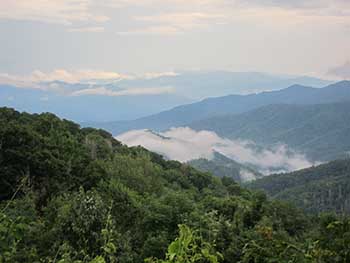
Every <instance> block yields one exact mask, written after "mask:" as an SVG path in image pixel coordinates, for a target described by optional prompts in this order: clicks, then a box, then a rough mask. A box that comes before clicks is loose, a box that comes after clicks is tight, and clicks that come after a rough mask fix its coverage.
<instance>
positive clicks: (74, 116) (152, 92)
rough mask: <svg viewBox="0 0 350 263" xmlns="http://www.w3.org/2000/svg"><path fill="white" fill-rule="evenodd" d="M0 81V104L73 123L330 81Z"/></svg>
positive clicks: (214, 75) (245, 77)
mask: <svg viewBox="0 0 350 263" xmlns="http://www.w3.org/2000/svg"><path fill="white" fill-rule="evenodd" d="M1 81H2V82H1ZM0 83H3V84H0V105H1V106H7V107H14V108H16V109H18V110H20V111H27V112H31V113H41V112H54V113H55V114H57V115H58V116H60V117H62V118H66V119H69V120H74V121H77V122H106V121H107V122H108V121H119V120H133V119H137V118H141V117H145V116H149V115H152V114H156V113H159V112H161V111H164V110H169V109H172V108H174V107H176V106H179V105H184V104H189V103H192V102H195V101H198V100H201V99H204V98H206V97H212V96H224V95H228V94H243V93H245V94H246V93H251V92H258V91H262V90H275V89H280V88H286V87H288V86H289V85H291V84H294V83H298V84H302V85H313V86H316V87H320V86H324V85H327V84H329V83H330V81H327V80H321V79H317V78H312V77H298V76H280V75H270V74H264V73H257V72H227V71H179V72H170V73H163V74H150V75H146V76H128V77H126V78H124V79H123V78H121V79H106V80H96V79H91V80H82V81H80V82H79V81H78V82H75V83H68V82H64V81H61V80H54V81H46V82H35V83H32V82H29V83H17V82H10V83H7V82H4V81H3V80H1V79H0ZM4 83H7V85H6V84H4ZM9 84H11V85H9Z"/></svg>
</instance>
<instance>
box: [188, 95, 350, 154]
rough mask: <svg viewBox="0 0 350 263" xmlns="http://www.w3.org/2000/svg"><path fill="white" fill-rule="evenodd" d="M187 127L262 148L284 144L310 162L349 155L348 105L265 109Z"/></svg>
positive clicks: (199, 122)
mask: <svg viewBox="0 0 350 263" xmlns="http://www.w3.org/2000/svg"><path fill="white" fill-rule="evenodd" d="M349 93H350V89H349ZM189 126H190V127H191V128H192V129H195V130H210V131H214V132H215V133H217V134H218V135H219V136H221V137H225V138H229V139H242V140H251V141H254V142H255V143H257V144H258V145H260V146H262V147H272V146H273V145H276V144H285V145H287V146H288V147H289V148H291V149H294V150H297V151H298V152H301V153H304V154H305V155H306V156H307V157H308V158H309V159H310V160H313V161H329V160H335V159H338V158H342V157H344V156H345V155H346V154H347V152H349V151H350V138H349V134H350V101H348V102H341V103H332V104H316V105H289V104H275V105H268V106H264V107H261V108H258V109H256V110H252V111H249V112H246V113H242V114H238V115H225V116H218V117H213V118H209V119H206V120H202V121H198V122H194V123H192V124H190V125H189Z"/></svg>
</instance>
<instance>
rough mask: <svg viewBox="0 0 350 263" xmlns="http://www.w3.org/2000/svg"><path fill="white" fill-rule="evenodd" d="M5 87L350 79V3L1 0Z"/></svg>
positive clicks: (0, 66)
mask: <svg viewBox="0 0 350 263" xmlns="http://www.w3.org/2000/svg"><path fill="white" fill-rule="evenodd" d="M0 38H1V39H0V40H1V45H0V79H1V76H2V77H4V76H5V77H6V78H8V79H14V80H18V79H20V80H21V79H23V78H27V79H34V80H40V81H48V80H70V81H75V80H77V81H79V80H81V79H89V78H92V79H109V78H127V77H128V76H130V75H135V74H136V75H143V76H153V75H154V74H173V73H174V72H176V71H178V70H229V71H240V72H242V71H259V72H269V73H283V74H295V75H312V76H320V77H324V78H328V77H336V78H350V1H349V0H308V1H303V0H293V1H292V0H251V1H247V0H0Z"/></svg>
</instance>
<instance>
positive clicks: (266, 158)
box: [116, 127, 313, 177]
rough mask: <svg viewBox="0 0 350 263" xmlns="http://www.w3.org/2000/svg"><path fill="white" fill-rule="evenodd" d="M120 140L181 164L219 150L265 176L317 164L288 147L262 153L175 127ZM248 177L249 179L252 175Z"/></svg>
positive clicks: (139, 132) (247, 144) (251, 145)
mask: <svg viewBox="0 0 350 263" xmlns="http://www.w3.org/2000/svg"><path fill="white" fill-rule="evenodd" d="M116 138H117V139H118V140H120V141H122V142H123V143H125V144H127V145H129V146H138V145H141V146H143V147H145V148H147V149H149V150H151V151H155V152H158V153H160V154H163V155H164V156H166V157H167V158H169V159H174V160H178V161H181V162H186V161H189V160H192V159H198V158H207V159H211V158H212V157H213V153H214V151H217V152H219V153H221V154H224V155H225V156H227V157H229V158H231V159H233V160H236V161H238V162H240V163H249V164H252V165H255V166H257V167H258V168H259V169H260V171H261V172H263V173H270V172H271V171H276V170H278V171H293V170H297V169H302V168H306V167H309V166H312V165H313V163H311V162H310V161H308V160H307V159H306V158H305V156H304V155H302V154H299V153H296V152H294V151H291V150H290V149H288V148H287V147H286V146H284V145H279V146H277V147H275V148H273V149H262V150H261V149H257V148H256V146H255V145H254V143H252V142H248V141H239V140H229V139H224V138H221V137H219V136H218V135H217V134H216V133H214V132H210V131H198V132H197V131H194V130H192V129H190V128H187V127H182V128H172V129H170V130H168V131H166V132H163V133H160V134H155V133H153V132H151V131H148V130H135V131H129V132H127V133H124V134H122V135H119V136H117V137H116ZM246 176H247V177H249V174H246Z"/></svg>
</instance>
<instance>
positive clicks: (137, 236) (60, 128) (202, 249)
mask: <svg viewBox="0 0 350 263" xmlns="http://www.w3.org/2000/svg"><path fill="white" fill-rule="evenodd" d="M0 123H1V125H0V142H1V144H0V251H1V253H0V262H11V263H12V262H13V263H20V262H86V263H107V262H120V263H130V262H135V263H141V262H149V263H160V262H168V263H170V262H208V263H209V262H211V263H218V262H222V263H228V262H305V263H306V262H334V259H335V258H336V259H337V262H349V249H350V238H349V237H350V228H349V226H350V219H349V218H348V217H337V216H335V215H328V216H323V217H318V216H315V217H313V218H312V219H311V218H309V216H307V215H306V214H304V213H302V211H300V210H299V209H297V208H295V207H294V206H291V205H289V204H286V203H282V202H277V201H271V200H268V199H267V197H266V195H265V194H263V193H261V192H256V191H251V190H247V189H244V188H242V187H240V186H239V185H238V184H237V183H235V182H234V180H233V179H232V178H227V177H223V178H218V177H214V176H212V175H210V174H209V173H202V172H199V171H198V170H196V169H194V168H192V167H191V166H189V165H185V164H181V163H179V162H175V161H166V160H164V159H163V158H162V157H161V156H159V155H158V154H155V153H152V152H149V151H147V150H145V149H143V148H141V147H133V148H128V147H126V146H124V145H122V144H121V143H120V142H119V141H117V140H115V139H114V138H113V137H112V136H111V134H109V133H108V132H106V131H103V130H96V129H92V128H85V129H81V128H80V127H79V125H77V124H76V123H73V122H71V121H67V120H61V119H59V118H58V117H56V116H55V115H53V114H50V113H45V114H40V115H39V114H34V115H31V114H28V113H19V112H17V111H15V110H12V109H9V108H0ZM336 169H339V171H342V170H343V168H342V167H341V166H340V167H339V168H337V166H336V165H335V167H334V170H336ZM344 194H346V193H345V192H344ZM39 233H40V234H39ZM163 259H164V260H163Z"/></svg>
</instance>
